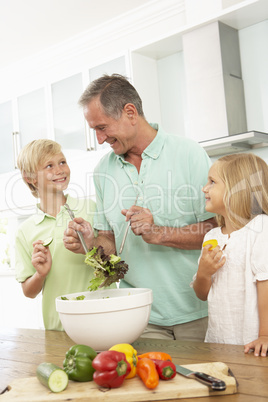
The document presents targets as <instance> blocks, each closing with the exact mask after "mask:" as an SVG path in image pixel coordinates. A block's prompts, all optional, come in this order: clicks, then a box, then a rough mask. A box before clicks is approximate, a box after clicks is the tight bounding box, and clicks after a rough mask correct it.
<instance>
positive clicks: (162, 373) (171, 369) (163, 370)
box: [152, 359, 176, 380]
mask: <svg viewBox="0 0 268 402" xmlns="http://www.w3.org/2000/svg"><path fill="white" fill-rule="evenodd" d="M152 360H153V362H154V364H155V367H156V370H157V372H158V375H159V378H161V380H171V379H172V378H174V377H175V375H176V367H175V365H174V363H172V362H171V361H170V360H157V359H152Z"/></svg>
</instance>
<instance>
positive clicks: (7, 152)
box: [0, 101, 14, 173]
mask: <svg viewBox="0 0 268 402" xmlns="http://www.w3.org/2000/svg"><path fill="white" fill-rule="evenodd" d="M12 132H13V118H12V102H11V101H9V102H5V103H2V104H0V135H1V148H2V152H1V158H0V173H6V172H9V171H10V170H13V169H14V154H13V134H12ZM3 150H4V152H3Z"/></svg>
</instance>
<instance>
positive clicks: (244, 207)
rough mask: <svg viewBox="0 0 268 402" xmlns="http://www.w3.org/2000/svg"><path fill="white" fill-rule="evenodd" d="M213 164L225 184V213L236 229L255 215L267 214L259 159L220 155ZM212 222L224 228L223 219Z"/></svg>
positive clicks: (266, 174) (267, 185)
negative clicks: (215, 165)
mask: <svg viewBox="0 0 268 402" xmlns="http://www.w3.org/2000/svg"><path fill="white" fill-rule="evenodd" d="M215 163H216V164H217V169H218V174H219V177H220V178H221V180H222V181H223V182H224V184H225V194H224V198H223V202H224V205H225V209H226V213H227V216H228V219H230V222H231V223H232V225H233V227H234V228H235V229H236V230H237V229H241V228H242V227H243V226H245V225H246V224H247V223H248V222H249V221H250V220H251V219H253V218H254V217H255V216H257V215H260V214H266V215H268V166H267V164H266V162H265V161H264V160H263V159H261V158H260V157H258V156H256V155H254V154H251V153H248V154H246V153H241V154H232V155H226V156H223V157H222V158H219V159H218V160H217V161H216V162H215ZM216 219H217V222H218V225H219V226H224V224H225V221H224V217H223V216H221V215H217V216H216Z"/></svg>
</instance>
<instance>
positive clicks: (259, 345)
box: [244, 336, 268, 357]
mask: <svg viewBox="0 0 268 402" xmlns="http://www.w3.org/2000/svg"><path fill="white" fill-rule="evenodd" d="M251 349H253V350H254V356H262V357H266V356H267V351H268V336H260V337H259V338H258V339H256V340H255V341H253V342H250V343H248V344H247V345H245V346H244V352H245V353H249V351H250V350H251Z"/></svg>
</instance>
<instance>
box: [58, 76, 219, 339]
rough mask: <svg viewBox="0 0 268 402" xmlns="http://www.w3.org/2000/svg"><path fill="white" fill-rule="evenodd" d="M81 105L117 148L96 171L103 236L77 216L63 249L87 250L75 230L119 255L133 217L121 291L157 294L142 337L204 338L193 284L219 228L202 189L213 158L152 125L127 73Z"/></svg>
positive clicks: (98, 84)
mask: <svg viewBox="0 0 268 402" xmlns="http://www.w3.org/2000/svg"><path fill="white" fill-rule="evenodd" d="M79 103H80V105H81V106H82V107H83V111H84V116H85V118H86V120H87V122H88V124H89V126H90V127H91V128H93V129H94V130H95V133H96V136H97V140H98V143H99V144H103V143H104V142H106V143H108V144H110V147H111V148H112V151H111V152H110V153H108V154H107V155H105V156H104V157H103V159H102V160H101V161H100V163H99V164H98V166H97V167H96V169H95V171H94V183H95V188H96V201H97V213H96V216H95V221H94V227H95V228H96V229H97V230H98V237H97V238H94V237H93V231H92V229H91V227H90V225H89V224H87V223H86V222H85V221H84V220H83V219H80V218H77V219H76V220H75V222H71V223H70V225H69V228H68V229H67V231H66V235H65V238H64V243H65V247H66V248H68V249H69V250H72V251H74V252H80V253H83V249H82V247H81V244H80V243H79V239H78V238H77V235H76V233H75V230H74V229H76V230H81V231H82V232H83V233H84V236H85V237H86V241H87V244H88V247H93V246H98V245H102V246H103V247H104V249H105V251H106V253H108V254H111V253H114V252H116V251H117V253H118V252H119V248H120V244H121V242H122V238H123V236H124V232H125V228H126V220H127V221H128V220H130V223H131V230H130V231H129V233H128V236H127V239H126V242H125V245H124V248H123V251H122V259H123V260H125V261H126V262H127V263H128V265H129V271H128V273H127V275H126V276H125V278H124V280H122V281H121V282H120V287H139V288H140V287H142V288H146V287H148V288H151V289H152V290H153V299H154V301H153V305H152V311H151V316H150V324H149V326H148V328H147V329H146V332H145V334H144V336H148V337H157V338H158V337H161V338H162V337H163V338H172V339H174V338H175V339H179V338H181V339H195V340H200V341H202V340H204V336H205V332H206V327H207V319H206V317H207V305H206V303H204V302H201V301H200V300H198V299H197V298H196V297H195V295H194V292H193V290H192V289H191V288H190V286H189V284H190V282H191V280H192V277H193V274H194V273H195V272H196V269H197V260H198V256H199V253H200V248H201V244H202V240H203V237H204V234H205V233H206V232H207V231H208V230H210V229H211V228H212V227H213V226H215V223H214V219H213V218H212V216H213V215H212V214H210V213H208V212H206V211H205V209H204V197H203V196H202V192H201V189H202V187H203V185H204V184H205V183H206V180H207V173H208V169H209V166H210V161H209V158H208V157H207V154H206V153H205V151H204V150H203V149H202V148H201V147H200V146H199V145H198V144H197V143H196V142H194V141H192V140H189V139H186V138H182V137H179V136H172V135H168V134H165V133H164V131H163V130H162V129H161V128H160V127H159V126H157V125H150V124H149V123H148V122H147V121H146V119H145V117H144V113H143V109H142V101H141V99H140V97H139V95H138V93H137V91H136V90H135V88H134V87H133V86H132V85H131V84H130V83H129V82H128V80H127V79H126V78H125V77H122V76H121V75H117V74H113V75H112V76H108V75H104V76H102V77H100V78H99V79H97V80H95V81H93V82H92V83H91V84H90V85H89V86H88V88H87V89H86V90H85V91H84V93H83V94H82V96H81V98H80V101H79ZM136 199H137V202H136V205H133V204H134V203H135V200H136ZM123 215H125V216H126V218H124V216H123Z"/></svg>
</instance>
